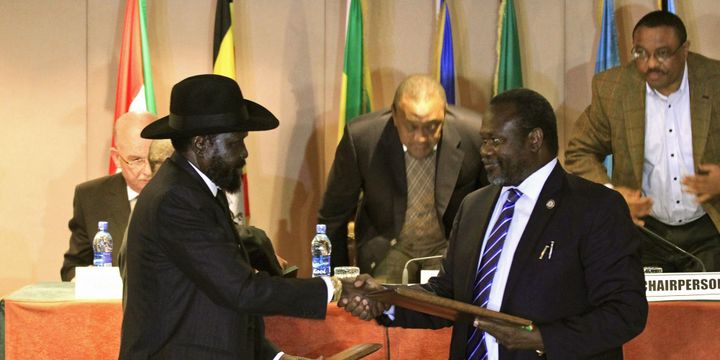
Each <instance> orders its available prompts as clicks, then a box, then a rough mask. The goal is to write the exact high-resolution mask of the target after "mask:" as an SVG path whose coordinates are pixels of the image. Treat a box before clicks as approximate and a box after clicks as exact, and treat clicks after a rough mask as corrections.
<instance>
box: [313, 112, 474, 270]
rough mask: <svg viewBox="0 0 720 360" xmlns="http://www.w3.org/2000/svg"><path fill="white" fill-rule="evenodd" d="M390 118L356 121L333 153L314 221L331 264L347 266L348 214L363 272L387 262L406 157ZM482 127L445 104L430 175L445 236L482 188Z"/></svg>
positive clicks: (403, 193) (400, 214)
mask: <svg viewBox="0 0 720 360" xmlns="http://www.w3.org/2000/svg"><path fill="white" fill-rule="evenodd" d="M391 115H392V114H391V112H390V111H389V110H385V111H380V112H375V113H370V114H366V115H363V116H360V117H358V118H357V119H355V120H353V121H352V122H350V124H349V125H348V126H347V127H346V128H345V133H344V135H343V138H342V139H341V140H340V144H339V145H338V147H337V151H336V153H335V160H334V161H333V165H332V169H331V170H330V175H329V177H328V183H327V189H326V190H325V196H324V198H323V203H322V207H321V208H320V211H319V217H318V222H319V223H321V224H326V225H327V234H328V237H330V241H331V242H332V257H331V261H332V266H342V265H348V264H349V259H348V252H347V223H348V221H350V220H351V219H352V217H353V215H354V214H356V220H355V237H356V239H357V247H358V263H359V264H360V265H361V270H362V271H363V272H369V271H370V270H371V269H369V268H368V264H370V263H372V262H373V261H379V260H381V259H382V258H384V257H385V254H386V252H387V250H388V248H389V241H390V240H391V239H394V238H395V237H396V236H397V235H398V234H399V233H400V230H401V229H402V226H403V224H404V223H405V210H406V207H407V180H406V176H405V158H404V152H403V148H402V143H401V142H400V137H399V136H398V133H397V129H396V128H395V126H394V125H393V121H392V116H391ZM481 124H482V119H481V118H480V116H479V115H478V114H476V113H474V112H471V111H469V110H464V109H461V108H457V107H452V106H450V107H449V109H448V111H447V114H446V116H445V123H444V125H443V133H442V139H441V141H440V143H439V144H438V154H437V170H436V175H435V203H436V208H437V213H438V215H439V220H440V223H441V226H443V227H444V229H443V230H444V231H445V236H448V235H449V232H450V228H451V227H452V221H453V218H454V217H455V212H456V211H457V209H458V206H459V205H460V202H461V201H462V199H463V198H464V197H465V195H467V194H469V193H470V192H471V191H473V190H476V189H479V188H480V187H482V186H483V185H485V184H487V177H486V175H485V170H484V168H483V166H482V163H481V160H480V135H479V133H480V126H481ZM361 193H362V198H360V194H361Z"/></svg>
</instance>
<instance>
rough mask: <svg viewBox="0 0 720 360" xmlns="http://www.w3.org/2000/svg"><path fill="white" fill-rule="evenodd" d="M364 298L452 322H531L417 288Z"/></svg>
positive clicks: (402, 288) (530, 322)
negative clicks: (476, 320) (462, 320)
mask: <svg viewBox="0 0 720 360" xmlns="http://www.w3.org/2000/svg"><path fill="white" fill-rule="evenodd" d="M366 296H367V297H368V298H371V299H374V300H378V301H380V302H382V303H385V304H392V305H396V306H400V307H403V308H406V309H410V310H415V311H418V312H421V313H425V314H430V315H434V316H437V317H441V318H443V319H448V320H452V321H456V320H458V319H474V318H475V317H482V318H486V319H488V320H491V321H495V322H499V323H505V324H509V325H519V326H528V325H532V321H530V320H527V319H523V318H521V317H517V316H513V315H508V314H505V313H501V312H498V311H493V310H488V309H486V308H484V307H480V306H475V305H471V304H467V303H464V302H460V301H457V300H453V299H448V298H444V297H440V296H437V295H434V294H431V293H429V292H427V291H425V290H423V289H422V288H419V287H408V286H402V287H397V288H388V289H384V290H377V291H373V292H369V293H367V294H366Z"/></svg>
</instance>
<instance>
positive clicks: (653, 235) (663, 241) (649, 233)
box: [638, 226, 707, 272]
mask: <svg viewBox="0 0 720 360" xmlns="http://www.w3.org/2000/svg"><path fill="white" fill-rule="evenodd" d="M638 228H639V229H640V231H642V232H643V233H644V234H645V235H647V236H649V237H650V238H651V239H653V240H655V241H658V242H660V243H661V244H664V245H666V246H669V247H670V248H672V249H673V250H675V251H677V252H679V253H681V254H683V255H685V256H686V257H689V258H691V259H692V260H693V261H695V262H696V263H697V264H698V265H700V269H702V272H706V271H707V270H706V269H705V264H704V263H703V262H702V260H700V258H698V257H697V256H695V255H693V254H691V253H690V252H689V251H686V250H684V249H682V248H681V247H679V246H677V245H675V244H673V243H671V242H670V241H669V240H667V239H665V238H663V237H662V236H660V235H658V234H656V233H655V232H654V231H652V230H650V229H648V228H646V227H644V226H638Z"/></svg>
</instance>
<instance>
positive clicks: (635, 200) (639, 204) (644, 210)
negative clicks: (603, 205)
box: [615, 186, 653, 226]
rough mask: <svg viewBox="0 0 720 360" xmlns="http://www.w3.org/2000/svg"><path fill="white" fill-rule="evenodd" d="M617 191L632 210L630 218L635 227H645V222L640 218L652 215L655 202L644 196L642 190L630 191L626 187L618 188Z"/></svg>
mask: <svg viewBox="0 0 720 360" xmlns="http://www.w3.org/2000/svg"><path fill="white" fill-rule="evenodd" d="M615 191H617V192H619V193H620V195H622V197H623V198H624V199H625V202H626V203H627V204H628V207H629V208H630V216H631V217H632V221H633V222H634V223H635V225H639V226H645V222H644V221H642V220H640V218H642V217H645V216H648V215H650V210H651V209H652V204H653V201H652V199H651V198H649V197H647V196H642V194H641V193H640V190H638V189H630V188H627V187H624V186H616V187H615Z"/></svg>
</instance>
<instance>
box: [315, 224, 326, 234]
mask: <svg viewBox="0 0 720 360" xmlns="http://www.w3.org/2000/svg"><path fill="white" fill-rule="evenodd" d="M325 231H326V227H325V224H317V225H315V232H316V233H318V234H324V233H325Z"/></svg>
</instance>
